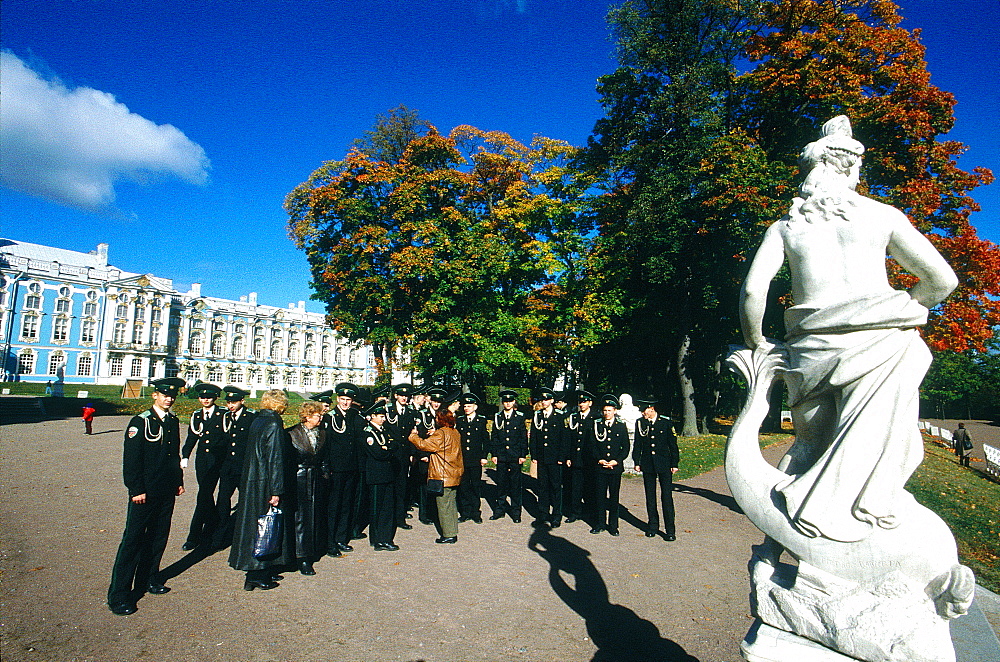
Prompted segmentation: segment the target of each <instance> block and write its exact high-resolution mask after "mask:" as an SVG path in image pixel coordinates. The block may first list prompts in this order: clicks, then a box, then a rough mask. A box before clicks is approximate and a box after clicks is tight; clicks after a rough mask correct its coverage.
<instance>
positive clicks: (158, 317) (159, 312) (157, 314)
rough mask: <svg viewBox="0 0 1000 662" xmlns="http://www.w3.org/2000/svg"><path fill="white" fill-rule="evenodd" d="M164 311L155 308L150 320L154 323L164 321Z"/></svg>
mask: <svg viewBox="0 0 1000 662" xmlns="http://www.w3.org/2000/svg"><path fill="white" fill-rule="evenodd" d="M162 315H163V309H162V308H160V307H156V308H153V312H152V313H151V317H150V319H151V320H152V321H154V322H159V321H160V320H161V319H162Z"/></svg>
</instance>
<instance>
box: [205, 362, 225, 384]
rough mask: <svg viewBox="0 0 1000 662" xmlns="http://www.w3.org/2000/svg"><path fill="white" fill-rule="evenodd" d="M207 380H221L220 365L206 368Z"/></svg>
mask: <svg viewBox="0 0 1000 662" xmlns="http://www.w3.org/2000/svg"><path fill="white" fill-rule="evenodd" d="M208 381H210V382H221V381H222V366H217V365H213V366H212V367H210V368H209V369H208Z"/></svg>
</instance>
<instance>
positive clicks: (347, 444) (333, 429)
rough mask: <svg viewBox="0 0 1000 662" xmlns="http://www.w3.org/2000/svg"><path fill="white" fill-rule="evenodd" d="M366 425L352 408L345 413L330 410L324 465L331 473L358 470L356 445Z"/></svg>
mask: <svg viewBox="0 0 1000 662" xmlns="http://www.w3.org/2000/svg"><path fill="white" fill-rule="evenodd" d="M365 425H367V423H366V422H365V419H364V417H363V416H361V414H359V413H358V411H357V410H356V409H354V408H353V407H352V408H351V409H348V410H347V411H346V412H343V411H341V410H340V408H339V407H334V408H333V409H331V410H330V427H329V429H327V431H326V463H327V466H329V467H330V471H331V472H333V473H342V472H345V471H357V470H358V466H359V465H358V460H359V458H358V453H357V449H358V444H359V443H361V442H360V437H361V433H362V431H363V430H364V428H365Z"/></svg>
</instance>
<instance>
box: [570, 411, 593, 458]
mask: <svg viewBox="0 0 1000 662" xmlns="http://www.w3.org/2000/svg"><path fill="white" fill-rule="evenodd" d="M594 418H595V416H594V410H593V409H588V410H587V414H586V415H584V414H583V412H579V411H575V412H573V413H572V414H570V415H569V416H567V417H566V435H567V436H568V439H567V442H568V444H569V459H570V460H571V461H572V462H573V468H574V469H582V468H583V467H584V465H585V464H586V463H587V462H589V461H590V460H591V459H592V458H593V457H594V449H592V448H589V447H588V439H589V437H588V436H587V429H588V428H590V427H593V426H592V425H591V424H592V423H593V422H594ZM595 461H596V460H595Z"/></svg>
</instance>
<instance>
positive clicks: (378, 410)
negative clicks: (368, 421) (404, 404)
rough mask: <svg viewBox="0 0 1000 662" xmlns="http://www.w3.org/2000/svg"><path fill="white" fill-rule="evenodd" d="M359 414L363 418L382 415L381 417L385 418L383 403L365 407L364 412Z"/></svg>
mask: <svg viewBox="0 0 1000 662" xmlns="http://www.w3.org/2000/svg"><path fill="white" fill-rule="evenodd" d="M361 413H362V414H364V415H365V416H375V415H376V414H382V415H383V416H385V403H384V402H376V403H375V404H373V405H371V406H370V407H366V408H365V410H364V411H363V412H361Z"/></svg>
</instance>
